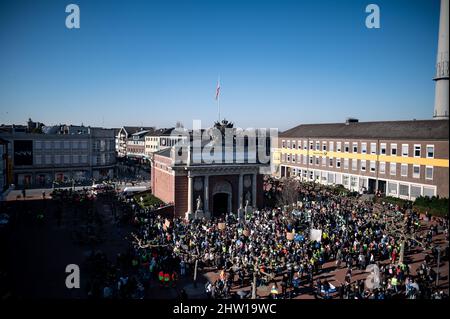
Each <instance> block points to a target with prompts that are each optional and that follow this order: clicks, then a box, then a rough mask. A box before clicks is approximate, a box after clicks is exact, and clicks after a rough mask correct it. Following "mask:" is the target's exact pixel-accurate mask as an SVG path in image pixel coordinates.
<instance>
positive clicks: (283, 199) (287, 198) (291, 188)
mask: <svg viewBox="0 0 450 319" xmlns="http://www.w3.org/2000/svg"><path fill="white" fill-rule="evenodd" d="M299 187H300V183H299V181H298V180H296V179H294V178H291V177H290V178H286V179H285V180H284V181H283V185H282V190H281V193H280V194H279V196H278V203H279V205H282V206H284V205H289V206H291V205H293V204H296V203H297V200H298V190H299Z"/></svg>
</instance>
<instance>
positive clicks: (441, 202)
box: [414, 196, 448, 217]
mask: <svg viewBox="0 0 450 319" xmlns="http://www.w3.org/2000/svg"><path fill="white" fill-rule="evenodd" d="M414 208H415V209H416V210H418V211H420V212H421V213H425V212H426V211H428V212H429V213H430V214H431V215H434V216H441V217H445V216H448V198H439V197H435V196H433V197H431V198H430V197H428V196H426V197H423V196H421V197H418V198H416V200H415V202H414Z"/></svg>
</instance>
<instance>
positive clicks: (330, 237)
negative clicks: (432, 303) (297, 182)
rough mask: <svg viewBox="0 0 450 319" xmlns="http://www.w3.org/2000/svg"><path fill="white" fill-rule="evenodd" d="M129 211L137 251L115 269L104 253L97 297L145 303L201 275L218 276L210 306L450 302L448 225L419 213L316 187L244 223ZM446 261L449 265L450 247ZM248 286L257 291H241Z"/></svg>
mask: <svg viewBox="0 0 450 319" xmlns="http://www.w3.org/2000/svg"><path fill="white" fill-rule="evenodd" d="M121 205H122V206H123V207H122V209H123V210H125V211H127V212H128V213H127V215H126V216H127V220H128V221H129V222H130V223H131V224H132V225H133V232H132V234H131V236H130V237H129V238H128V239H129V240H130V243H131V245H130V249H129V250H128V251H127V252H126V253H125V254H121V255H119V256H118V257H117V260H116V262H115V263H110V264H108V265H105V262H106V261H105V258H104V256H102V255H101V254H100V255H96V256H92V260H93V264H94V265H96V266H95V267H97V268H98V269H97V270H96V271H95V272H94V273H95V274H96V281H95V282H96V285H95V286H96V288H95V289H93V288H92V289H90V292H89V293H90V295H92V296H95V297H104V298H110V297H113V296H117V297H124V298H126V297H133V298H143V297H144V296H146V294H147V293H146V292H148V290H149V287H150V286H152V285H153V286H155V285H156V286H158V287H177V282H178V280H179V279H180V278H186V276H188V275H189V278H192V276H197V277H198V276H199V271H200V269H201V270H202V271H203V272H206V271H212V272H217V274H218V276H217V277H218V279H217V280H215V281H213V282H208V283H207V285H206V287H205V293H206V295H207V296H208V297H209V298H251V297H252V298H261V297H269V298H276V299H278V298H294V297H296V296H299V295H301V294H312V295H315V296H316V297H318V298H343V299H387V298H410V299H415V298H447V295H446V294H445V293H444V292H442V291H439V290H437V289H436V287H435V283H436V279H437V278H436V275H437V274H436V272H435V271H434V270H433V267H434V265H436V262H437V255H436V251H437V250H436V247H434V246H433V243H432V237H433V236H435V235H437V234H439V233H445V235H444V236H445V240H446V241H447V242H448V219H436V220H435V221H434V224H433V226H432V227H424V226H423V225H422V222H421V219H420V216H419V214H418V213H417V212H415V211H414V210H412V209H411V207H398V206H395V205H393V204H389V203H374V201H372V200H367V199H362V198H361V197H359V196H357V195H356V196H355V195H354V196H342V194H340V193H339V192H338V191H333V190H332V189H328V188H324V187H321V186H318V185H310V184H304V185H302V186H301V187H299V189H298V202H297V203H295V204H294V205H291V206H289V207H280V208H272V209H262V210H255V211H253V212H252V213H249V214H247V215H246V216H239V217H238V214H233V213H230V214H227V215H226V216H222V217H221V218H212V219H210V220H206V219H201V220H191V221H189V222H187V221H185V220H184V219H181V218H176V219H173V220H168V219H166V218H165V217H163V216H160V215H157V214H155V212H154V211H152V210H148V209H143V208H141V207H140V206H139V205H136V203H134V202H132V201H131V202H130V201H129V200H128V201H127V200H122V201H121ZM428 225H429V224H428ZM312 233H315V234H319V237H317V235H315V236H314V238H313V237H312ZM430 250H431V252H430ZM412 252H426V257H425V259H424V261H423V263H422V265H421V266H420V267H419V268H418V269H417V271H415V272H413V271H412V270H411V267H410V265H409V259H408V254H409V253H412ZM440 258H441V260H445V259H448V245H447V246H446V248H445V249H444V250H443V251H441V252H440ZM330 265H331V266H330ZM95 267H94V268H95ZM369 268H370V271H368V273H369V275H368V279H367V280H362V279H360V280H353V278H352V276H354V273H355V272H356V271H359V270H360V271H366V270H368V269H369ZM99 269H102V271H100V270H99ZM342 269H343V270H342ZM332 270H338V271H344V272H345V279H344V281H343V282H339V283H336V282H331V281H328V280H327V279H326V278H325V279H324V280H321V277H322V275H323V274H327V273H329V272H330V271H332ZM247 286H251V287H252V289H251V290H250V291H248V290H245V291H244V289H241V288H244V287H247ZM264 286H265V287H267V288H268V289H267V290H268V291H270V293H269V294H268V296H258V289H257V288H258V287H264ZM102 287H103V288H102ZM178 291H179V293H180V296H182V297H183V296H184V297H186V294H185V292H184V291H183V290H180V289H178Z"/></svg>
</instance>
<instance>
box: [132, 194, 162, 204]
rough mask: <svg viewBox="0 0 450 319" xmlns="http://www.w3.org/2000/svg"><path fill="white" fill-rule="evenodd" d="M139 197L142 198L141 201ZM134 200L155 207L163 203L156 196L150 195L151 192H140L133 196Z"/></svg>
mask: <svg viewBox="0 0 450 319" xmlns="http://www.w3.org/2000/svg"><path fill="white" fill-rule="evenodd" d="M141 197H142V198H143V201H142V203H141ZM134 200H135V201H136V202H137V203H139V204H140V205H141V206H143V207H150V206H153V207H157V206H161V205H163V204H164V202H163V201H162V200H160V199H159V198H158V197H156V196H154V195H152V194H151V193H141V194H137V195H135V196H134Z"/></svg>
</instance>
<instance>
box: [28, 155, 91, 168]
mask: <svg viewBox="0 0 450 319" xmlns="http://www.w3.org/2000/svg"><path fill="white" fill-rule="evenodd" d="M34 163H35V164H36V165H42V164H87V163H88V156H87V155H78V154H77V155H53V156H52V155H35V156H34Z"/></svg>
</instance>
